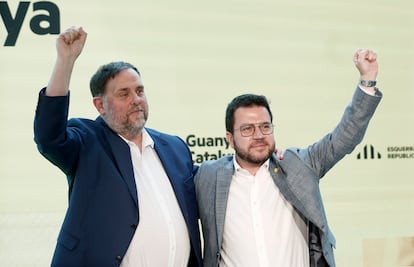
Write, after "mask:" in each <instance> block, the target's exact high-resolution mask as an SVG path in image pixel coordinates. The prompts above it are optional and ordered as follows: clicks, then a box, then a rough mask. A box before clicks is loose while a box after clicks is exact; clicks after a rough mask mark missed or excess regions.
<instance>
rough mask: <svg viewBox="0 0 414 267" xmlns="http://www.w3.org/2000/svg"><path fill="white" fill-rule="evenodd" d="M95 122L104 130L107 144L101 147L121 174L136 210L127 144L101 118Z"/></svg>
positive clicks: (134, 186) (135, 194)
mask: <svg viewBox="0 0 414 267" xmlns="http://www.w3.org/2000/svg"><path fill="white" fill-rule="evenodd" d="M97 122H99V123H101V124H102V125H103V128H104V134H105V138H104V139H102V140H106V141H107V144H104V145H103V146H102V147H103V148H104V149H105V152H106V153H107V154H108V156H109V157H111V158H112V162H114V163H115V166H116V168H117V169H118V171H119V173H120V174H121V177H122V179H123V180H124V181H125V183H126V184H127V187H128V190H129V193H130V195H131V197H132V199H133V201H134V203H135V206H136V207H137V208H138V194H137V187H136V184H135V177H134V168H133V166H132V159H131V152H130V149H129V146H128V144H127V143H126V142H125V141H124V140H122V138H121V137H119V136H118V134H116V133H115V132H114V131H112V130H111V129H110V128H109V126H108V125H107V124H106V123H105V122H104V121H103V119H102V118H101V117H99V118H98V119H97Z"/></svg>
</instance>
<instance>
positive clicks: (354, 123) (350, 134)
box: [297, 88, 382, 178]
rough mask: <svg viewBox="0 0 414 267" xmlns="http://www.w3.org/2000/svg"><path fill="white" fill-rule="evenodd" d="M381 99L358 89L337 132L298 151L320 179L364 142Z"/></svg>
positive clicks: (379, 95)
mask: <svg viewBox="0 0 414 267" xmlns="http://www.w3.org/2000/svg"><path fill="white" fill-rule="evenodd" d="M381 99H382V93H381V92H379V91H377V95H375V96H373V95H369V94H367V93H365V92H363V91H362V90H361V89H360V88H357V89H356V90H355V93H354V95H353V98H352V101H351V103H350V104H349V105H348V106H347V107H346V109H345V112H344V114H343V115H342V118H341V120H340V122H339V124H338V125H337V126H336V127H335V128H334V130H333V131H332V132H330V133H328V134H327V135H325V136H324V137H323V138H322V139H321V140H319V141H318V142H316V143H314V144H313V145H311V146H309V147H308V148H307V149H302V150H300V149H299V150H298V151H297V152H299V154H300V156H301V158H303V159H304V160H305V162H306V163H307V164H309V165H310V167H311V168H312V169H313V170H314V171H315V172H316V173H317V175H318V176H319V177H320V178H322V177H323V176H324V175H325V174H326V172H328V171H329V170H330V169H331V168H332V167H333V166H334V165H335V164H336V163H337V162H338V161H339V160H341V159H342V158H343V157H344V156H345V155H346V154H349V153H351V152H352V151H353V150H354V149H355V147H356V146H357V145H358V144H359V143H360V142H361V141H362V139H363V137H364V135H365V132H366V130H367V128H368V124H369V122H370V120H371V118H372V117H373V115H374V112H375V110H376V108H377V106H378V104H379V102H380V100H381Z"/></svg>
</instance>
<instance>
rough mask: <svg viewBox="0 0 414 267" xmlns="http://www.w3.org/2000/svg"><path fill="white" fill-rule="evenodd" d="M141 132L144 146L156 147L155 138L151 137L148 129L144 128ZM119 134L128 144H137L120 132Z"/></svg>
mask: <svg viewBox="0 0 414 267" xmlns="http://www.w3.org/2000/svg"><path fill="white" fill-rule="evenodd" d="M141 134H142V148H146V147H151V148H154V140H153V139H152V138H151V136H150V135H149V133H148V132H147V130H145V128H143V129H142V131H141ZM118 135H119V136H120V137H121V138H122V140H124V141H125V142H127V144H128V145H132V144H134V145H135V143H134V142H131V141H129V140H128V139H126V138H125V137H123V136H121V135H120V134H118Z"/></svg>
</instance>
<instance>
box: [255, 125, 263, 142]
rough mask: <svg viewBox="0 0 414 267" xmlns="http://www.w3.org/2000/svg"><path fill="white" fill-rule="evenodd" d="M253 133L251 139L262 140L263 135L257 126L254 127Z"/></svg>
mask: <svg viewBox="0 0 414 267" xmlns="http://www.w3.org/2000/svg"><path fill="white" fill-rule="evenodd" d="M254 127H255V128H254V133H253V138H256V139H259V138H263V137H264V134H263V133H262V130H260V127H259V125H255V126H254Z"/></svg>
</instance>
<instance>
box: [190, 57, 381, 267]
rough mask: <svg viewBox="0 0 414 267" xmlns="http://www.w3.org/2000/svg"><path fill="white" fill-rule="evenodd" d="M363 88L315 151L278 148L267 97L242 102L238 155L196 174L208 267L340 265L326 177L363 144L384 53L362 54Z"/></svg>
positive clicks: (238, 102)
mask: <svg viewBox="0 0 414 267" xmlns="http://www.w3.org/2000/svg"><path fill="white" fill-rule="evenodd" d="M354 63H355V65H356V67H357V69H358V70H359V72H360V80H361V81H360V84H359V86H358V88H356V91H355V93H354V96H353V99H352V101H351V103H350V104H349V106H348V107H347V108H346V110H345V113H344V115H343V116H342V119H341V121H340V122H339V124H338V125H337V126H336V128H335V129H334V130H333V131H332V132H330V133H328V134H327V135H326V136H325V137H323V138H322V139H321V140H319V141H318V142H315V143H314V144H312V145H310V146H308V147H307V148H290V149H287V150H286V152H285V154H284V155H283V157H284V158H283V159H282V160H280V159H278V158H277V157H275V155H274V153H273V151H274V148H275V141H274V136H273V117H272V112H271V110H270V108H269V104H268V102H267V100H266V98H265V97H264V96H259V95H254V94H246V95H241V96H238V97H236V98H234V99H233V100H232V101H231V102H230V104H229V105H228V106H227V110H226V120H225V121H226V137H227V139H228V141H229V143H230V144H231V146H232V147H233V148H234V150H235V155H234V157H233V156H227V157H224V158H221V159H219V160H216V161H208V162H204V163H203V164H202V165H201V166H200V168H199V171H198V173H197V174H196V176H195V184H196V196H197V201H198V207H199V212H200V218H201V223H202V228H203V237H204V260H203V263H204V266H206V267H212V266H218V265H220V266H225V267H243V266H246V267H251V266H260V267H265V266H281V267H291V266H295V267H308V266H318V267H320V266H335V261H334V256H333V247H334V246H335V239H334V237H333V235H332V233H331V231H330V229H329V226H328V222H327V218H326V216H325V211H324V207H323V203H322V198H321V194H320V189H319V180H320V179H321V178H322V177H323V176H324V175H325V174H326V173H327V171H328V170H329V169H331V168H332V167H333V166H334V165H335V164H336V163H337V162H338V161H339V160H340V159H342V158H343V157H344V156H345V155H346V154H349V153H351V152H352V151H353V149H354V148H355V147H356V146H357V145H358V144H359V143H360V142H361V141H362V138H363V136H364V134H365V131H366V129H367V127H368V123H369V121H370V119H371V118H372V116H373V114H374V111H375V110H376V107H377V105H378V104H379V102H380V100H381V98H382V94H381V92H379V91H378V89H377V88H376V87H375V84H376V81H375V80H376V77H377V73H378V64H377V60H376V54H375V53H374V52H373V51H371V50H367V49H358V50H357V51H356V53H355V55H354Z"/></svg>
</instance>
